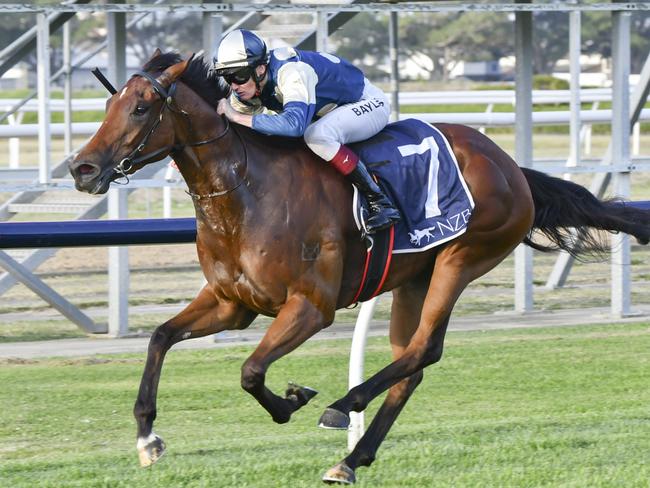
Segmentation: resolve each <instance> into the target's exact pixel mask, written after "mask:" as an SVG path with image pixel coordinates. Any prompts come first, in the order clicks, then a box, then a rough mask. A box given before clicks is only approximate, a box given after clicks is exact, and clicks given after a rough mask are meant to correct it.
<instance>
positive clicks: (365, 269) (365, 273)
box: [341, 146, 383, 303]
mask: <svg viewBox="0 0 650 488" xmlns="http://www.w3.org/2000/svg"><path fill="white" fill-rule="evenodd" d="M341 147H342V146H341ZM371 255H372V250H366V262H365V263H364V265H363V275H361V283H359V289H358V290H357V293H356V294H355V295H354V298H353V299H352V303H357V300H358V299H359V295H361V291H362V290H363V285H365V284H366V276H368V268H369V267H370V256H371ZM382 283H383V282H382Z"/></svg>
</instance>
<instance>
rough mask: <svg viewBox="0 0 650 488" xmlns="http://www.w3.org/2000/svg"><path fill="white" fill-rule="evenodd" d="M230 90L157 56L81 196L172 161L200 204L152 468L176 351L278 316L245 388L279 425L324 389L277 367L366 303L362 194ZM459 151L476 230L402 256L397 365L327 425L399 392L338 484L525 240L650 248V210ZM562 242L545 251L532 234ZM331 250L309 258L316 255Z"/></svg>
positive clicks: (152, 384)
mask: <svg viewBox="0 0 650 488" xmlns="http://www.w3.org/2000/svg"><path fill="white" fill-rule="evenodd" d="M227 94H228V91H227V87H224V85H223V84H221V83H220V82H219V80H218V79H216V78H214V77H213V76H212V74H211V73H210V71H209V70H208V68H207V66H206V65H205V64H204V63H203V61H202V60H201V59H194V60H191V59H190V60H186V61H181V58H180V57H179V56H178V55H176V54H172V53H167V54H161V53H160V52H159V51H157V52H156V54H155V55H154V57H153V58H152V59H151V60H150V61H149V62H148V63H147V65H146V66H145V67H144V68H143V71H142V72H140V73H139V74H138V75H135V76H133V77H132V78H131V79H130V80H129V81H128V82H127V83H126V85H125V86H124V87H123V88H122V89H121V90H119V91H118V92H117V93H116V94H114V95H113V96H112V97H111V98H110V100H109V102H108V104H107V114H106V119H105V121H104V123H103V124H102V126H101V127H100V129H99V130H98V131H97V134H95V136H94V137H93V138H92V139H91V140H90V142H89V143H88V144H87V145H86V146H85V147H84V148H83V149H82V150H81V152H80V153H79V154H78V156H77V157H76V159H75V160H74V161H73V162H72V163H71V164H70V172H71V173H72V175H73V177H74V179H75V182H76V187H77V189H78V190H81V191H85V192H89V193H104V192H106V191H107V189H108V187H109V185H110V182H111V181H112V180H114V179H116V178H118V177H120V176H124V175H126V174H130V173H133V172H135V171H137V170H138V169H139V168H141V167H142V166H144V165H146V164H148V163H151V162H153V161H157V160H160V159H162V158H163V157H165V156H167V155H168V154H172V155H173V157H174V160H175V161H176V163H177V164H178V167H179V169H180V171H181V173H182V175H183V177H184V178H185V181H186V182H187V185H188V187H189V190H190V195H191V196H192V198H193V200H194V206H195V209H196V219H197V231H198V234H197V251H198V256H199V260H200V263H201V267H202V270H203V272H204V274H205V277H206V279H207V285H206V286H205V287H204V288H203V289H202V291H201V292H200V293H199V295H198V296H197V297H196V298H195V299H194V300H193V301H192V303H190V304H189V305H188V306H187V308H186V309H184V310H183V311H182V312H180V313H179V314H178V315H177V316H175V317H174V318H172V319H171V320H169V321H167V322H166V323H164V324H163V325H161V326H159V327H158V328H157V329H156V331H155V332H154V333H153V335H152V337H151V341H150V343H149V351H148V355H147V362H146V366H145V369H144V373H143V377H142V382H141V385H140V390H139V393H138V397H137V401H136V403H135V408H134V415H135V418H136V420H137V431H138V433H137V437H138V441H137V447H138V451H139V456H140V462H141V464H142V465H143V466H148V465H150V464H152V463H154V462H155V461H157V460H158V459H159V457H160V456H161V455H162V453H163V451H164V448H165V446H164V443H163V441H162V439H161V438H160V437H158V436H157V435H156V434H154V433H153V431H152V428H153V421H154V419H155V418H156V394H157V389H158V382H159V378H160V371H161V367H162V364H163V360H164V358H165V354H166V353H167V351H168V350H169V348H170V347H171V346H172V345H173V344H175V343H177V342H179V341H182V340H185V339H190V338H195V337H201V336H205V335H208V334H214V333H216V332H220V331H223V330H233V329H243V328H245V327H247V326H248V325H249V324H250V323H251V322H252V321H253V319H254V318H255V317H256V316H257V315H258V314H263V315H268V316H272V317H275V319H274V320H273V322H272V324H271V325H270V327H269V329H268V331H267V332H266V335H265V336H264V338H263V339H262V341H261V342H260V344H259V345H258V347H257V348H256V349H255V351H254V352H253V354H252V355H251V356H250V357H249V358H248V359H247V360H246V362H245V363H244V365H243V367H242V372H241V385H242V387H243V388H244V389H245V390H246V391H247V392H249V393H250V394H251V395H253V396H254V397H255V399H256V400H257V401H258V402H259V403H260V405H262V407H264V408H265V409H266V410H267V411H268V412H269V413H270V414H271V417H272V418H273V420H274V421H276V422H278V423H284V422H287V421H288V420H289V418H290V417H291V414H292V413H293V412H295V411H296V410H298V409H299V408H300V407H302V406H303V405H305V404H306V403H307V402H308V401H309V400H310V398H311V397H312V396H313V395H314V394H315V391H314V390H311V389H309V388H305V387H299V386H295V385H293V386H291V385H290V387H289V389H288V390H287V392H286V394H285V396H279V395H276V394H274V393H273V392H271V391H270V390H269V389H268V388H267V387H266V386H265V385H264V380H265V375H266V371H267V369H268V368H269V366H270V365H271V363H273V362H274V361H275V360H277V359H279V358H280V357H282V356H284V355H285V354H287V353H289V352H291V351H292V350H293V349H295V348H296V347H298V346H299V345H300V344H302V343H303V342H305V341H306V340H307V339H308V338H309V337H311V336H312V335H314V334H315V333H316V332H318V331H319V330H321V329H323V328H325V327H327V326H329V325H330V324H331V323H332V321H333V320H334V313H335V311H336V310H337V309H338V308H341V307H345V306H347V305H350V304H351V302H352V301H353V299H354V296H355V292H356V290H357V288H358V287H359V283H360V280H361V272H362V264H363V262H364V258H365V247H364V245H363V243H362V241H361V240H360V238H359V233H358V231H357V229H356V227H355V224H354V222H353V218H352V215H351V213H350V212H349V210H348V208H349V202H350V201H351V198H352V188H351V186H350V185H348V184H346V182H345V181H344V180H343V178H341V176H340V175H339V174H338V173H337V172H336V171H335V170H333V169H332V168H330V167H328V166H327V165H326V164H323V161H321V160H319V159H318V158H317V157H316V156H315V155H314V154H313V153H311V152H310V151H309V150H308V149H307V148H306V146H305V145H304V144H303V143H302V141H298V140H291V139H283V138H273V137H266V136H263V135H260V134H258V133H255V132H253V131H251V130H249V129H245V128H243V127H240V126H235V125H229V124H228V122H227V120H225V119H223V118H221V117H220V116H218V115H217V114H216V113H215V107H216V105H217V102H218V100H219V99H220V98H222V97H224V96H227ZM436 127H437V128H438V129H439V130H440V131H442V132H443V133H444V135H445V136H446V138H447V139H448V141H449V143H450V145H451V148H452V150H453V152H454V153H455V155H456V158H457V160H458V163H459V166H460V169H461V171H462V174H463V176H464V178H465V181H466V183H467V185H468V187H469V190H470V191H471V194H472V196H473V198H474V202H475V209H474V212H473V214H472V217H471V220H470V222H469V226H468V229H467V231H466V232H465V233H464V234H463V235H461V236H460V237H458V238H456V239H454V240H452V241H450V242H447V243H445V244H443V245H442V246H440V247H438V248H433V249H431V250H428V251H425V252H420V253H414V254H396V255H394V256H393V260H392V263H391V266H390V270H389V274H388V277H387V279H386V281H385V283H384V285H383V288H382V291H388V290H392V291H393V302H392V315H391V321H390V342H391V345H392V350H393V357H394V362H392V363H391V364H389V365H388V366H386V367H385V368H384V369H382V370H381V371H379V372H378V373H376V374H375V375H373V376H372V377H371V378H370V379H368V380H367V381H366V382H364V383H363V384H361V385H359V386H358V387H355V388H353V389H352V390H350V391H349V392H348V393H347V394H346V395H345V396H344V397H343V398H341V399H340V400H338V401H336V402H335V403H333V404H332V405H331V406H330V407H329V408H327V409H326V411H325V413H324V414H323V417H322V418H321V420H320V423H321V425H322V426H324V427H330V428H346V427H347V426H348V422H349V420H348V414H349V413H350V412H351V411H362V410H364V409H365V408H366V406H367V405H368V403H369V402H370V401H371V400H373V399H374V398H375V397H377V396H378V395H379V394H381V393H382V392H384V391H385V390H387V389H389V393H388V395H387V397H386V399H385V401H384V403H383V405H382V406H381V408H380V409H379V411H378V412H377V415H376V417H375V418H374V420H373V421H372V423H371V425H370V426H369V428H368V431H367V432H366V433H365V435H364V436H363V438H362V439H361V440H360V442H359V443H358V444H357V446H356V447H355V448H354V450H353V451H352V452H351V453H350V454H349V455H348V456H347V457H346V458H345V459H344V460H342V461H341V462H340V463H339V464H337V465H335V466H334V467H333V468H331V469H330V470H329V471H328V472H327V473H326V475H325V477H324V480H326V481H338V482H343V483H352V482H354V480H355V469H356V468H357V467H358V466H368V465H370V464H371V463H372V462H373V460H374V459H375V454H376V451H377V449H378V447H379V444H380V443H381V442H382V440H383V439H384V437H385V436H386V434H387V433H388V430H389V429H390V427H391V425H392V424H393V422H394V421H395V419H396V417H397V416H398V415H399V413H400V411H401V410H402V408H403V407H404V404H405V403H406V401H407V400H408V398H409V397H410V395H411V394H412V393H413V390H415V388H416V387H417V385H418V384H419V383H420V381H421V380H422V370H423V369H424V368H425V367H426V366H428V365H430V364H433V363H435V362H437V361H438V360H439V359H440V357H441V355H442V349H443V340H444V337H445V331H446V329H447V324H448V322H449V316H450V314H451V312H452V309H453V308H454V304H455V303H456V300H457V299H458V297H459V295H460V294H461V292H462V291H463V290H464V289H465V287H466V286H467V285H468V284H469V283H470V282H471V281H472V280H475V279H476V278H478V277H479V276H481V275H483V274H484V273H486V272H488V271H489V270H491V269H492V268H494V267H495V266H496V265H497V264H499V263H500V262H501V261H502V260H503V259H504V258H505V257H506V256H508V254H509V253H510V252H511V251H512V250H513V249H514V248H515V247H516V246H517V245H518V244H520V243H521V242H525V243H528V244H530V245H534V246H535V247H536V248H538V249H542V250H550V249H557V248H562V249H567V250H569V251H571V252H573V253H576V254H581V253H585V252H593V251H600V250H602V248H601V246H599V244H598V243H597V242H594V241H591V240H589V239H583V240H581V242H583V243H586V244H584V245H583V246H582V247H576V246H575V242H574V240H573V239H572V237H571V236H573V235H575V233H574V232H572V229H577V230H578V234H581V235H583V236H585V235H586V233H587V232H588V230H589V228H595V229H604V230H609V231H614V232H617V231H623V232H627V233H629V234H631V235H634V236H635V237H637V239H638V240H639V241H640V242H643V243H647V242H648V239H649V238H650V226H649V225H648V224H649V223H650V218H649V215H648V212H645V211H640V210H635V209H633V208H630V207H626V206H624V205H619V204H615V203H612V202H602V201H599V200H597V199H595V198H594V197H593V196H592V195H591V194H590V193H589V192H588V191H587V190H586V189H584V188H583V187H581V186H578V185H575V184H573V183H570V182H566V181H563V180H559V179H556V178H552V177H549V176H546V175H543V174H542V173H538V172H535V171H531V170H522V169H520V168H519V167H518V166H517V165H516V164H515V162H514V161H513V160H512V159H511V158H510V157H509V156H508V155H507V154H506V153H505V152H504V151H502V150H501V149H500V148H499V147H497V146H496V145H495V144H494V143H493V142H492V141H490V140H489V139H488V138H487V137H485V136H484V135H482V134H481V133H480V132H478V131H476V130H474V129H471V128H469V127H465V126H461V125H448V124H436ZM533 231H541V232H543V233H544V234H545V235H546V239H545V240H544V245H540V244H535V243H533V242H532V241H531V240H530V239H531V232H533ZM306 248H308V249H311V250H316V253H317V254H316V255H312V256H309V257H308V258H306V257H305V255H304V254H303V252H304V249H306Z"/></svg>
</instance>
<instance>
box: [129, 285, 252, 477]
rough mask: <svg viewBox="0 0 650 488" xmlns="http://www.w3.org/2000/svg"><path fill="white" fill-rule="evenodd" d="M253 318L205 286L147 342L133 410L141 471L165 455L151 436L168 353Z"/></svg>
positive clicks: (242, 324) (160, 444) (157, 437)
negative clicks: (145, 358)
mask: <svg viewBox="0 0 650 488" xmlns="http://www.w3.org/2000/svg"><path fill="white" fill-rule="evenodd" d="M256 315H257V314H256V313H254V312H251V311H250V310H248V309H245V308H243V307H241V306H239V305H237V304H234V303H232V302H228V301H223V300H218V299H217V297H216V296H215V295H214V293H213V292H212V290H210V289H209V287H208V286H206V287H204V288H203V290H201V292H200V293H199V295H198V296H197V297H196V298H195V299H194V300H193V301H192V302H191V303H190V304H189V305H188V306H187V307H186V308H185V309H184V310H183V311H181V312H180V313H179V314H178V315H176V316H175V317H174V318H172V319H171V320H169V321H167V322H165V323H164V324H162V325H161V326H160V327H158V328H157V329H156V330H155V332H154V333H153V334H152V336H151V339H150V340H149V349H148V352H147V361H146V364H145V368H144V372H143V373H142V380H141V382H140V389H139V391H138V398H137V400H136V402H135V406H134V408H133V415H134V416H135V419H136V423H137V432H138V433H137V438H138V440H137V445H136V447H137V450H138V456H139V459H140V465H141V466H142V467H146V466H150V465H152V464H153V463H155V462H156V461H158V460H159V459H160V458H161V457H162V455H163V454H164V452H165V443H164V442H163V440H162V439H161V438H160V437H159V436H158V435H156V434H155V433H154V432H153V422H154V420H155V418H156V396H157V393H158V384H159V381H160V372H161V369H162V365H163V361H164V359H165V355H166V353H167V351H168V350H169V349H170V348H171V347H172V346H173V345H174V344H176V343H177V342H180V341H183V340H185V339H190V338H196V337H203V336H206V335H210V334H214V333H217V332H220V331H222V330H229V329H242V328H245V327H246V326H248V325H249V324H250V323H251V322H252V321H253V319H254V318H255V317H256Z"/></svg>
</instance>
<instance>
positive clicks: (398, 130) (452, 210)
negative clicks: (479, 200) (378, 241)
mask: <svg viewBox="0 0 650 488" xmlns="http://www.w3.org/2000/svg"><path fill="white" fill-rule="evenodd" d="M350 146H351V148H352V149H353V150H354V151H355V152H356V153H357V154H358V155H359V157H360V159H361V160H362V161H364V162H365V164H366V166H367V167H368V170H369V171H370V172H371V173H372V174H373V175H374V176H375V178H376V180H377V181H378V183H379V185H380V186H381V187H382V189H383V190H384V191H385V192H386V194H387V195H388V196H389V198H390V199H391V200H392V202H393V203H394V204H395V206H396V207H397V208H398V209H399V212H400V214H401V216H402V220H401V221H400V222H398V223H397V224H396V225H395V226H394V227H395V235H394V242H393V249H392V253H410V252H421V251H425V250H427V249H430V248H432V247H435V246H439V245H440V244H443V243H445V242H447V241H449V240H451V239H453V238H455V237H458V236H459V235H461V234H463V233H464V232H465V230H466V229H467V224H468V223H469V220H470V217H471V215H472V210H473V209H474V200H473V198H472V195H471V194H470V192H469V189H468V188H467V184H466V183H465V180H464V179H463V176H462V174H461V172H460V168H459V167H458V162H457V161H456V157H455V156H454V153H453V152H452V150H451V148H450V146H449V143H448V142H447V140H446V139H445V137H444V136H443V135H442V133H441V132H440V131H439V130H438V129H436V128H435V127H433V126H432V125H429V124H427V123H425V122H422V121H421V120H417V119H406V120H402V121H400V122H396V123H393V124H389V125H387V126H386V128H385V129H384V130H382V131H381V132H380V133H379V134H377V135H376V136H374V137H372V138H371V139H368V140H367V141H363V142H359V143H355V144H350ZM353 210H354V215H355V220H356V223H357V226H358V227H359V229H360V230H363V229H364V217H365V216H366V215H367V214H368V211H367V209H366V204H365V201H364V200H363V199H362V198H359V196H358V193H357V192H356V191H355V198H354V203H353ZM382 274H383V273H382Z"/></svg>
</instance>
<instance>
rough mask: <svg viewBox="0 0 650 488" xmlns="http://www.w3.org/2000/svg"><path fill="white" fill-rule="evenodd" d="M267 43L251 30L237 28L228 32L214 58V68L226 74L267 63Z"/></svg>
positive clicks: (219, 72) (221, 73) (220, 73)
mask: <svg viewBox="0 0 650 488" xmlns="http://www.w3.org/2000/svg"><path fill="white" fill-rule="evenodd" d="M267 60H268V54H267V50H266V43H265V42H264V41H263V40H262V38H261V37H259V36H258V35H257V34H254V33H252V32H251V31H249V30H245V29H237V30H234V31H231V32H229V33H228V34H226V35H225V36H224V37H223V39H221V42H220V43H219V47H218V49H217V55H216V57H215V58H214V59H213V61H214V69H215V70H216V71H217V73H218V74H219V75H224V74H228V73H231V72H233V71H236V70H238V69H241V68H244V67H251V68H254V67H255V66H259V65H260V64H264V63H266V62H267Z"/></svg>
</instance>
